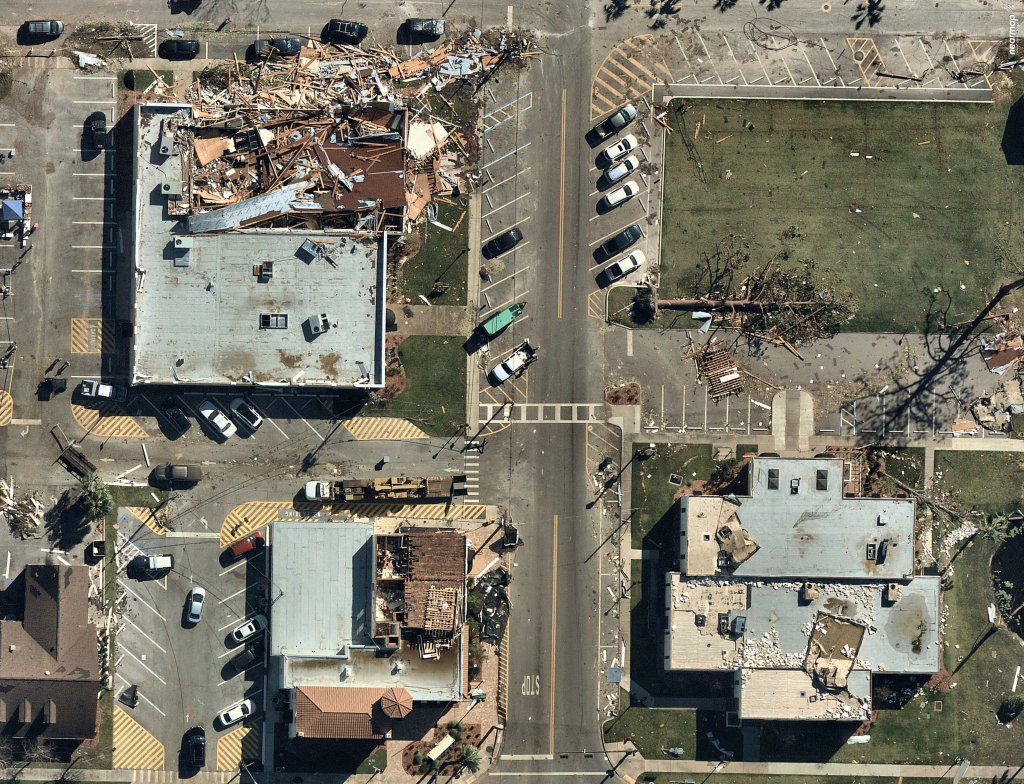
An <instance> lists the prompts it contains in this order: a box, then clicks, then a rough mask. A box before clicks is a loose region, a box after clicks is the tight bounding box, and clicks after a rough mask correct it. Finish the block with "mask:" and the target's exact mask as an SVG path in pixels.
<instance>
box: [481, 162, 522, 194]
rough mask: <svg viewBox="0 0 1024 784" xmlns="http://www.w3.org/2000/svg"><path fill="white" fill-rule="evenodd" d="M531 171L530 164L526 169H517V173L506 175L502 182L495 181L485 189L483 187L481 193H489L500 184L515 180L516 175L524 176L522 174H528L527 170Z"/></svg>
mask: <svg viewBox="0 0 1024 784" xmlns="http://www.w3.org/2000/svg"><path fill="white" fill-rule="evenodd" d="M529 171H530V167H529V166H527V167H526V168H525V169H523V170H522V171H517V172H516V173H515V174H513V175H512V176H511V177H506V178H505V179H503V180H501V182H496V183H494V184H493V185H488V186H487V187H486V188H484V189H483V190H482V191H480V193H481V195H482V194H485V193H487V192H488V191H493V190H494V189H495V188H497V187H498V186H499V185H504V184H505V183H506V182H510V181H511V180H514V179H515V178H516V177H522V176H523V175H524V174H526V173H527V172H529Z"/></svg>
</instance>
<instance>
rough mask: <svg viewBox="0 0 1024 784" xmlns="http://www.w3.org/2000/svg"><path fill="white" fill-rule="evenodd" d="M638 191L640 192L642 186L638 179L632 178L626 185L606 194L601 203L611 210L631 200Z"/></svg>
mask: <svg viewBox="0 0 1024 784" xmlns="http://www.w3.org/2000/svg"><path fill="white" fill-rule="evenodd" d="M638 193H640V186H639V185H637V184H636V180H630V181H629V182H627V183H626V184H625V185H623V186H621V187H619V188H616V189H615V190H613V191H611V192H609V193H607V194H605V197H604V198H603V199H601V204H603V205H604V207H605V209H609V210H610V209H612V208H613V207H618V206H619V205H620V204H623V203H625V202H627V201H629V200H630V199H632V198H633V197H634V196H636V195H637V194H638Z"/></svg>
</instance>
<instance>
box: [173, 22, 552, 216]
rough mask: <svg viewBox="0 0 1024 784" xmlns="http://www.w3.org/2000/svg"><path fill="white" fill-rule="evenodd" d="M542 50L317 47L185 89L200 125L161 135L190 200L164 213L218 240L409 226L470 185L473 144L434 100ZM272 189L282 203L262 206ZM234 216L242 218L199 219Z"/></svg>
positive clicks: (464, 45)
mask: <svg viewBox="0 0 1024 784" xmlns="http://www.w3.org/2000/svg"><path fill="white" fill-rule="evenodd" d="M534 53H536V52H535V50H534V49H533V44H532V41H530V40H529V39H526V38H524V37H522V36H521V35H520V34H518V33H512V32H502V33H498V34H496V46H492V47H488V46H485V45H484V44H483V43H482V41H481V39H480V38H478V37H477V36H475V35H473V34H472V33H466V34H464V35H462V36H460V37H458V38H455V39H453V40H451V41H448V42H446V43H445V44H444V45H442V46H440V47H438V48H436V49H434V50H432V51H429V52H424V53H419V54H418V55H416V56H415V57H413V58H411V59H409V60H406V61H401V60H399V58H398V56H397V55H396V54H395V53H394V52H391V51H388V50H385V49H381V48H376V47H370V48H367V49H360V48H357V47H353V46H343V45H335V46H322V45H320V44H317V43H315V42H312V41H311V42H310V46H307V47H303V48H302V50H301V52H300V54H299V56H298V57H297V58H289V59H284V58H281V59H270V58H264V59H262V60H261V61H260V62H259V63H258V64H256V65H250V66H243V65H242V64H241V63H239V62H238V61H237V60H235V61H234V62H233V63H228V64H225V66H224V67H223V68H221V69H219V71H218V72H214V73H212V74H207V75H206V76H204V77H202V78H201V79H197V81H196V82H195V83H194V84H193V85H192V86H191V87H190V88H189V90H188V92H187V95H186V97H187V100H188V101H189V103H190V104H191V106H192V110H193V111H192V117H191V118H189V119H171V120H168V121H167V127H166V128H165V129H164V130H163V134H164V135H165V136H171V137H173V144H174V149H175V151H176V153H177V154H180V155H182V156H183V171H184V174H183V177H182V179H183V182H182V183H181V187H180V193H181V196H180V197H179V198H178V199H177V200H175V201H174V203H173V204H172V205H171V206H170V207H169V209H171V211H172V213H173V214H176V215H181V216H186V217H189V218H190V224H195V225H196V226H199V225H202V226H204V227H206V228H205V230H211V231H218V230H221V231H222V230H229V229H233V228H239V227H241V226H245V227H253V226H267V227H274V228H300V229H303V230H324V229H346V228H347V229H357V230H359V229H363V230H367V231H370V232H379V231H381V230H383V229H384V228H393V229H398V230H402V229H404V228H405V222H406V221H407V220H409V219H412V220H415V219H416V218H418V217H419V216H420V215H421V214H422V213H423V211H424V209H425V207H426V205H427V204H429V203H430V201H431V200H432V199H433V198H434V197H436V196H439V195H448V194H452V193H457V192H458V191H459V190H463V191H465V190H469V189H470V188H471V187H472V182H473V178H472V175H471V174H470V173H469V172H468V171H467V170H468V168H469V164H470V162H469V161H467V160H466V158H467V155H468V154H469V153H468V148H469V144H468V142H467V139H466V137H465V135H464V134H463V133H462V132H460V130H459V128H458V127H457V126H456V125H455V124H454V123H452V122H448V121H446V120H445V119H444V118H439V117H436V116H434V115H433V113H432V112H431V108H430V104H429V103H428V101H427V98H426V97H425V96H426V95H427V94H432V93H439V92H440V91H441V90H443V89H445V88H446V87H448V86H449V85H452V84H455V83H458V82H465V81H469V82H470V83H471V84H477V85H481V84H482V83H483V82H485V81H486V80H487V78H489V76H490V74H491V72H492V71H493V70H494V69H496V68H497V67H498V66H499V65H500V64H501V63H502V62H506V61H508V60H510V59H513V60H521V59H522V58H523V57H525V56H527V55H530V54H534ZM413 79H415V80H416V84H414V85H408V86H404V87H403V86H402V83H403V82H409V81H410V80H413ZM440 97H441V98H443V96H440ZM444 103H448V101H446V100H445V101H444ZM450 105H451V104H449V106H450ZM172 188H173V189H174V190H173V192H175V193H176V192H177V185H175V184H172ZM277 191H287V193H282V197H281V198H275V199H271V200H270V201H267V200H266V197H267V196H269V195H270V194H274V193H275V192H277ZM266 204H273V205H274V208H273V209H269V210H267V209H263V208H262V206H263V205H266ZM232 207H242V209H241V211H238V210H236V211H235V212H233V213H225V214H224V216H219V215H211V216H204V219H203V220H200V221H196V220H195V218H196V216H198V215H200V214H203V213H208V212H217V211H224V210H227V209H229V208H232ZM240 216H241V218H240Z"/></svg>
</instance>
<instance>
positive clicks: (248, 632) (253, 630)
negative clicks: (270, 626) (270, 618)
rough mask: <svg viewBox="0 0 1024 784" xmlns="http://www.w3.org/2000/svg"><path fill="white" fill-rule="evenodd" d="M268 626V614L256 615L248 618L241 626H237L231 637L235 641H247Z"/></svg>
mask: <svg viewBox="0 0 1024 784" xmlns="http://www.w3.org/2000/svg"><path fill="white" fill-rule="evenodd" d="M266 628H267V616H265V615H254V616H253V617H252V618H250V619H249V620H247V621H246V622H245V623H243V624H242V625H241V626H238V627H236V628H235V630H234V631H233V632H231V639H233V640H234V641H235V642H245V641H246V640H251V639H252V638H253V637H255V636H256V635H257V634H261V633H262V632H263V630H264V629H266Z"/></svg>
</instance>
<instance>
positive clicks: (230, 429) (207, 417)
mask: <svg viewBox="0 0 1024 784" xmlns="http://www.w3.org/2000/svg"><path fill="white" fill-rule="evenodd" d="M199 416H200V417H201V419H202V421H204V422H206V424H207V425H209V426H210V429H211V430H213V431H214V432H215V433H216V434H217V435H218V436H220V437H221V438H222V439H223V440H225V441H227V440H228V439H229V438H231V436H233V435H234V434H235V433H237V432H238V428H237V427H235V424H234V422H232V421H231V420H230V419H228V418H227V416H225V414H224V412H223V411H221V410H220V409H219V408H217V406H215V405H214V404H213V403H212V402H211V401H209V400H204V401H203V403H202V405H201V406H199Z"/></svg>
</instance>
